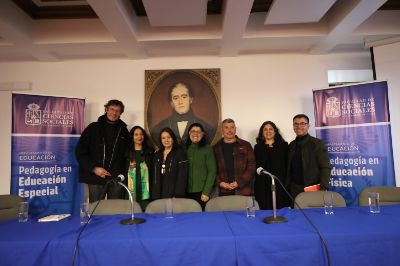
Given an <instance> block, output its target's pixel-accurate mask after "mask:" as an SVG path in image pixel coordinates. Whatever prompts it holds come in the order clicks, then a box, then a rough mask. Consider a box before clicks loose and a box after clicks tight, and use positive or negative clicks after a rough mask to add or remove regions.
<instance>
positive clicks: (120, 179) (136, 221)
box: [111, 174, 146, 225]
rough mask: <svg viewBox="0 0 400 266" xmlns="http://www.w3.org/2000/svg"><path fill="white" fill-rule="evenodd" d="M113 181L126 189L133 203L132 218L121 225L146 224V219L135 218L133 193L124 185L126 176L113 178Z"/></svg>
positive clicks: (123, 221)
mask: <svg viewBox="0 0 400 266" xmlns="http://www.w3.org/2000/svg"><path fill="white" fill-rule="evenodd" d="M111 180H113V181H115V182H117V184H119V185H120V186H122V187H123V188H125V190H126V192H128V196H129V201H130V202H131V218H128V219H124V220H121V221H120V223H121V224H124V225H126V224H141V223H144V222H145V221H146V220H145V219H144V218H135V213H134V210H133V198H132V195H131V191H130V190H129V188H128V187H127V186H126V185H125V184H124V183H122V182H123V181H124V180H125V176H124V175H123V174H119V175H118V176H117V177H113V178H111Z"/></svg>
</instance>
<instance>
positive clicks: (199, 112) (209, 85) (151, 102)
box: [145, 69, 220, 145]
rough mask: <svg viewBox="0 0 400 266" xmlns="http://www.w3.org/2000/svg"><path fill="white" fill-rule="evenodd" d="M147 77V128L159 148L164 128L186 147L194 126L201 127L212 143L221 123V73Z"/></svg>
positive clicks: (169, 73) (175, 72) (166, 73)
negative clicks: (191, 126) (192, 125)
mask: <svg viewBox="0 0 400 266" xmlns="http://www.w3.org/2000/svg"><path fill="white" fill-rule="evenodd" d="M145 75H146V77H145V78H146V87H145V95H146V105H145V106H146V112H145V116H146V117H145V121H146V128H147V130H148V131H149V132H150V135H151V138H152V139H153V141H154V143H155V144H156V145H159V143H158V142H159V141H158V134H159V132H160V131H161V129H163V128H165V127H170V128H171V129H172V130H173V131H174V133H175V135H176V137H177V139H178V141H179V142H180V143H185V142H186V139H187V135H188V128H189V126H190V125H191V124H193V123H200V124H202V125H203V126H204V129H205V132H206V135H205V136H206V138H207V139H208V141H209V142H210V143H211V142H213V140H214V139H215V137H216V134H217V128H218V122H219V120H220V119H219V118H220V71H219V69H199V70H147V71H146V74H145Z"/></svg>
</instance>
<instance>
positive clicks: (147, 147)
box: [129, 126, 154, 158]
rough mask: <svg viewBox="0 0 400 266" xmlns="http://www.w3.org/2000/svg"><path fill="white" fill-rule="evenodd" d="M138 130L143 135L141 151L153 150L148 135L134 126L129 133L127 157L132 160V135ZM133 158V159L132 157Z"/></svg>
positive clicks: (133, 145)
mask: <svg viewBox="0 0 400 266" xmlns="http://www.w3.org/2000/svg"><path fill="white" fill-rule="evenodd" d="M136 129H139V130H141V131H142V133H143V144H142V151H152V150H154V147H153V143H152V142H151V139H150V137H149V135H148V134H147V133H146V131H145V130H144V129H143V128H142V127H141V126H134V127H132V128H131V130H130V131H129V157H130V158H133V157H134V156H135V142H134V141H133V135H134V134H135V130H136ZM132 156H133V157H132Z"/></svg>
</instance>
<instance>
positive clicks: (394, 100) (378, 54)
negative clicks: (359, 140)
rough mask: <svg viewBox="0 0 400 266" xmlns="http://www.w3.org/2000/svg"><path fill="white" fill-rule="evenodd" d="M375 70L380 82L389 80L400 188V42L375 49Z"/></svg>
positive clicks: (395, 164)
mask: <svg viewBox="0 0 400 266" xmlns="http://www.w3.org/2000/svg"><path fill="white" fill-rule="evenodd" d="M374 55H375V69H376V77H377V79H378V80H387V82H388V87H389V89H388V91H389V111H390V121H391V127H392V143H393V155H394V170H395V173H396V185H397V186H400V174H399V173H400V165H399V160H400V140H399V136H400V123H399V122H400V105H399V103H398V101H399V99H400V75H399V69H400V42H398V43H394V44H389V45H383V46H378V47H374Z"/></svg>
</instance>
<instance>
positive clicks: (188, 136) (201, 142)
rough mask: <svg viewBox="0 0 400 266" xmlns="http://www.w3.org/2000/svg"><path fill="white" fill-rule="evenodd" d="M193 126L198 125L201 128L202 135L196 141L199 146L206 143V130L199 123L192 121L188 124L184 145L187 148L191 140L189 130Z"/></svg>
mask: <svg viewBox="0 0 400 266" xmlns="http://www.w3.org/2000/svg"><path fill="white" fill-rule="evenodd" d="M193 127H199V128H200V129H201V132H203V137H202V138H201V140H200V141H199V143H198V145H199V147H203V146H204V145H206V144H207V135H206V134H207V132H206V131H204V127H203V125H202V124H200V123H193V124H191V125H190V126H189V129H188V133H187V140H186V147H187V148H188V147H189V146H190V144H192V140H191V139H190V133H189V132H190V130H191V129H192V128H193Z"/></svg>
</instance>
